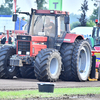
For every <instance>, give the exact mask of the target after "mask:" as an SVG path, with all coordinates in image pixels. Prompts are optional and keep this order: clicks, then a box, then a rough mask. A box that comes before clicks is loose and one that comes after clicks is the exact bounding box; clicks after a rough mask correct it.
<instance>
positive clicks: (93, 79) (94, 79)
mask: <svg viewBox="0 0 100 100" xmlns="http://www.w3.org/2000/svg"><path fill="white" fill-rule="evenodd" d="M88 80H89V81H98V79H96V78H92V79H91V78H88Z"/></svg>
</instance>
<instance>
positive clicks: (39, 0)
mask: <svg viewBox="0 0 100 100" xmlns="http://www.w3.org/2000/svg"><path fill="white" fill-rule="evenodd" d="M35 2H36V3H37V9H47V8H46V7H44V4H46V3H47V2H46V1H45V0H36V1H35Z"/></svg>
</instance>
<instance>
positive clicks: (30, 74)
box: [20, 65, 36, 79]
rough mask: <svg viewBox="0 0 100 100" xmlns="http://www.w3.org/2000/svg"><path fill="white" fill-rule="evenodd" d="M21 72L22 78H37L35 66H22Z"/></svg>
mask: <svg viewBox="0 0 100 100" xmlns="http://www.w3.org/2000/svg"><path fill="white" fill-rule="evenodd" d="M20 73H21V76H22V78H30V79H35V78H36V77H35V74H34V67H28V66H27V67H26V66H25V65H24V66H23V67H20Z"/></svg>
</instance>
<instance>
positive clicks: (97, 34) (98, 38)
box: [93, 27, 100, 45]
mask: <svg viewBox="0 0 100 100" xmlns="http://www.w3.org/2000/svg"><path fill="white" fill-rule="evenodd" d="M93 38H94V45H99V44H100V28H99V27H94V30H93Z"/></svg>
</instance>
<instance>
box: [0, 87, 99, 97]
mask: <svg viewBox="0 0 100 100" xmlns="http://www.w3.org/2000/svg"><path fill="white" fill-rule="evenodd" d="M65 94H67V95H71V94H82V95H86V94H100V87H86V88H55V89H54V93H43V92H39V91H38V90H23V91H0V99H15V98H33V97H61V96H63V95H65Z"/></svg>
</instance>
